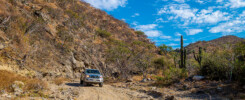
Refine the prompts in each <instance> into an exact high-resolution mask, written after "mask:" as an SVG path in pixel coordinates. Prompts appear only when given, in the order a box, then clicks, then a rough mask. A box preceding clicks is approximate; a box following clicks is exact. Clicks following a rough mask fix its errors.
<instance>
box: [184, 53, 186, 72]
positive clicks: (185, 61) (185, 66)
mask: <svg viewBox="0 0 245 100" xmlns="http://www.w3.org/2000/svg"><path fill="white" fill-rule="evenodd" d="M184 68H186V49H185V50H184Z"/></svg>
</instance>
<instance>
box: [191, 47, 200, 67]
mask: <svg viewBox="0 0 245 100" xmlns="http://www.w3.org/2000/svg"><path fill="white" fill-rule="evenodd" d="M193 55H194V58H195V60H196V61H197V62H198V64H199V66H200V67H201V66H202V47H199V53H198V55H196V53H195V51H193Z"/></svg>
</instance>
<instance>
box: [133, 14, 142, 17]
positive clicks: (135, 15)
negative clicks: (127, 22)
mask: <svg viewBox="0 0 245 100" xmlns="http://www.w3.org/2000/svg"><path fill="white" fill-rule="evenodd" d="M137 16H140V14H139V13H135V14H134V15H132V16H131V17H137Z"/></svg>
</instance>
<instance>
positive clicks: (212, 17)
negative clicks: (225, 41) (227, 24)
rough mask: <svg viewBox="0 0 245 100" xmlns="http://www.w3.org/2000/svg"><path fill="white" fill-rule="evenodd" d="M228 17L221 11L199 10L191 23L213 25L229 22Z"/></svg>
mask: <svg viewBox="0 0 245 100" xmlns="http://www.w3.org/2000/svg"><path fill="white" fill-rule="evenodd" d="M229 19H230V16H229V14H228V13H226V12H221V11H219V10H218V11H213V10H212V9H209V10H206V9H204V10H201V11H200V12H199V13H198V14H197V15H196V17H195V18H193V21H194V22H195V23H210V24H215V23H218V22H220V21H226V20H229Z"/></svg>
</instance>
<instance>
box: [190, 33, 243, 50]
mask: <svg viewBox="0 0 245 100" xmlns="http://www.w3.org/2000/svg"><path fill="white" fill-rule="evenodd" d="M244 40H245V39H243V38H239V37H237V36H233V35H228V36H223V37H220V38H217V39H214V40H210V41H198V42H196V43H192V44H190V45H187V46H186V49H187V50H189V51H192V50H195V51H198V48H199V47H202V48H205V50H206V51H207V52H212V51H215V50H217V49H228V48H230V47H231V48H233V47H234V46H235V45H236V44H237V43H239V42H242V41H244Z"/></svg>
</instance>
